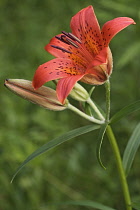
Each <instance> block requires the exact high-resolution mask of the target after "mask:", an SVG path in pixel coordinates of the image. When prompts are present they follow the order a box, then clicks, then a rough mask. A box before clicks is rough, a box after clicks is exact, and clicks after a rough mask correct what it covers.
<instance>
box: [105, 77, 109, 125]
mask: <svg viewBox="0 0 140 210" xmlns="http://www.w3.org/2000/svg"><path fill="white" fill-rule="evenodd" d="M105 88H106V121H107V122H109V117H110V81H109V80H107V81H106V83H105Z"/></svg>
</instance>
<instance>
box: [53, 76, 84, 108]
mask: <svg viewBox="0 0 140 210" xmlns="http://www.w3.org/2000/svg"><path fill="white" fill-rule="evenodd" d="M83 76H84V75H76V76H69V77H66V78H63V79H60V80H59V82H58V84H57V89H56V92H57V97H58V100H59V101H60V102H61V103H62V104H63V103H64V101H65V99H66V98H67V96H68V95H69V93H70V92H71V90H72V88H73V87H74V85H75V83H76V82H77V81H79V80H80V79H81V78H82V77H83Z"/></svg>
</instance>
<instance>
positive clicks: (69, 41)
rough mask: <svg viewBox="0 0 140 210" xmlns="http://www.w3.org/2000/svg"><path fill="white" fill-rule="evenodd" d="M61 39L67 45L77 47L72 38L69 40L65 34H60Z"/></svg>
mask: <svg viewBox="0 0 140 210" xmlns="http://www.w3.org/2000/svg"><path fill="white" fill-rule="evenodd" d="M61 39H62V40H63V41H64V42H65V43H66V44H69V45H73V46H74V47H76V48H78V45H77V44H75V43H74V42H73V41H72V40H70V39H69V38H67V37H66V36H65V35H61Z"/></svg>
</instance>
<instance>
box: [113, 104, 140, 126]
mask: <svg viewBox="0 0 140 210" xmlns="http://www.w3.org/2000/svg"><path fill="white" fill-rule="evenodd" d="M139 109H140V100H139V101H136V102H134V103H132V104H129V105H128V106H126V107H124V108H123V109H121V110H120V111H119V112H117V113H116V114H115V115H114V116H113V117H112V118H111V119H110V123H114V122H117V121H119V120H120V119H121V118H123V117H125V116H127V115H129V114H131V113H132V112H135V111H138V110H139Z"/></svg>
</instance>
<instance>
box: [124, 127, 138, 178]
mask: <svg viewBox="0 0 140 210" xmlns="http://www.w3.org/2000/svg"><path fill="white" fill-rule="evenodd" d="M139 146H140V123H139V124H138V125H137V127H136V128H135V130H134V131H133V133H132V136H131V137H130V139H129V141H128V143H127V146H126V148H125V151H124V155H123V166H124V169H125V172H126V174H127V175H128V173H129V171H130V168H131V166H132V163H133V160H134V158H135V155H136V152H137V150H138V148H139Z"/></svg>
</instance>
